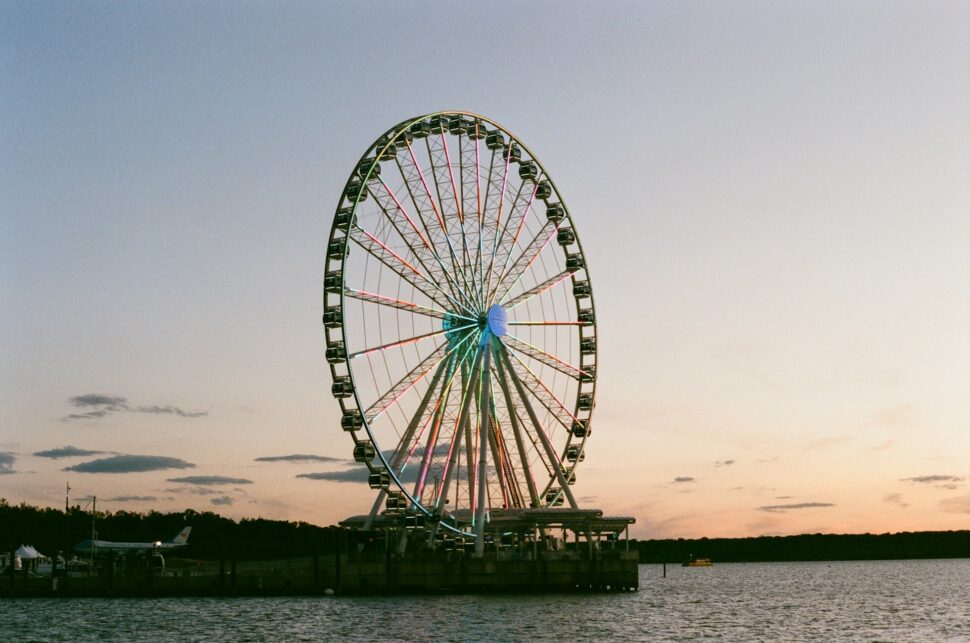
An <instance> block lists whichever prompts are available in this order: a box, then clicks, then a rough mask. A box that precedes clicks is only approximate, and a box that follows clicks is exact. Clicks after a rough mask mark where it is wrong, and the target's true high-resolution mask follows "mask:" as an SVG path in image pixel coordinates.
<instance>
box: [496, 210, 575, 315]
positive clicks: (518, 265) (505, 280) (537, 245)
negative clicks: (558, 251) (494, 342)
mask: <svg viewBox="0 0 970 643" xmlns="http://www.w3.org/2000/svg"><path fill="white" fill-rule="evenodd" d="M558 230H559V226H558V225H556V224H554V223H552V222H551V221H547V222H546V223H545V225H543V226H542V228H540V229H539V232H537V233H536V235H535V236H534V237H533V238H532V240H531V241H530V242H529V244H528V245H527V246H526V247H525V250H523V251H522V254H520V255H519V256H518V258H517V259H516V260H515V262H514V263H513V264H512V265H511V266H509V268H508V269H506V270H505V272H504V273H503V274H502V276H501V277H499V279H498V281H497V282H496V284H495V288H494V289H493V290H492V291H491V292H490V293H489V301H501V300H502V299H504V298H505V295H506V294H508V292H509V291H510V290H511V289H512V288H513V287H514V286H515V284H516V283H518V281H519V278H520V277H521V276H522V275H523V274H525V271H526V270H528V269H529V267H530V266H531V265H532V264H533V262H534V261H535V260H536V259H537V258H538V257H539V254H540V253H542V251H543V250H545V249H546V246H548V245H549V242H550V241H552V240H553V239H554V238H555V237H556V232H557V231H558Z"/></svg>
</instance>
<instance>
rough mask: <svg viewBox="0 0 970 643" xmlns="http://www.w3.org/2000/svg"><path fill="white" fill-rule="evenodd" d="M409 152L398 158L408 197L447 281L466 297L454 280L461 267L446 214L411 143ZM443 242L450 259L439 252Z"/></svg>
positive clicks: (408, 143) (408, 145)
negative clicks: (458, 265) (458, 264)
mask: <svg viewBox="0 0 970 643" xmlns="http://www.w3.org/2000/svg"><path fill="white" fill-rule="evenodd" d="M407 150H408V153H407V154H406V155H403V156H400V157H396V158H397V166H398V169H399V170H400V172H401V176H402V177H404V182H405V186H406V187H407V192H408V195H409V196H410V197H411V202H412V203H413V204H414V208H415V211H416V212H417V214H418V218H419V219H420V220H421V224H422V225H423V226H424V229H425V231H426V232H427V233H428V238H430V239H431V245H432V246H433V248H434V253H435V256H436V257H437V260H438V263H439V264H440V266H441V269H442V271H443V273H444V276H445V278H447V279H448V281H449V282H450V283H451V285H452V288H455V289H457V291H458V292H459V293H462V294H463V292H464V291H462V289H461V288H458V286H457V284H456V283H454V282H453V281H452V276H453V273H454V272H455V268H456V267H457V263H458V258H457V256H456V255H455V249H454V247H453V246H452V243H451V237H450V236H449V235H448V227H447V225H446V224H445V220H444V218H443V217H442V212H441V211H440V210H439V208H438V204H437V203H436V202H435V199H434V197H433V196H432V195H431V188H430V187H429V185H428V181H427V179H426V178H425V176H424V171H423V170H422V169H421V166H420V164H419V163H418V158H417V156H416V155H415V154H414V148H413V147H412V145H411V143H410V142H407ZM429 220H435V221H436V222H437V224H438V225H437V227H435V226H434V225H429V224H428V221H429ZM442 239H444V245H445V248H444V250H446V252H447V257H448V259H447V260H446V259H445V258H444V256H443V255H445V253H444V252H441V251H440V250H439V248H441V240H442ZM446 263H447V265H446ZM469 303H470V302H469Z"/></svg>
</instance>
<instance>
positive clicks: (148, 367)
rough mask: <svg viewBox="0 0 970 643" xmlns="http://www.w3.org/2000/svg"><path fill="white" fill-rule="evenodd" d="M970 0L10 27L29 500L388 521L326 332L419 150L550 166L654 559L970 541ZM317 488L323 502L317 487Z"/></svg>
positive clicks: (2, 298) (4, 10) (4, 120)
mask: <svg viewBox="0 0 970 643" xmlns="http://www.w3.org/2000/svg"><path fill="white" fill-rule="evenodd" d="M968 25H970V5H967V3H961V2H933V1H931V2H883V3H863V2H848V3H847V2H811V3H809V2H802V3H772V2H747V1H739V2H732V3H718V2H690V1H688V2H593V3H590V2H570V1H565V2H530V3H521V2H515V3H512V2H494V3H471V2H459V3H445V2H440V3H436V2H414V3H391V2H354V3H336V2H334V3H327V2H310V3H304V2H283V3H261V2H240V3H229V2H209V3H190V2H165V3H148V2H131V3H103V2H72V3H67V2H4V3H2V5H0V114H2V117H0V310H2V314H0V497H2V498H5V499H6V500H7V501H8V502H11V503H20V502H27V503H30V504H37V505H49V506H55V507H56V506H63V502H64V491H65V484H70V487H71V497H72V504H81V505H82V506H84V505H86V504H88V503H89V502H90V500H89V499H90V498H91V497H94V496H96V497H97V499H98V508H99V509H104V510H110V511H119V510H132V511H149V510H152V509H157V510H160V511H178V510H182V509H185V508H189V507H191V508H194V509H196V510H200V511H215V512H217V513H220V514H223V515H227V516H230V517H233V518H242V517H256V516H261V517H265V518H271V519H285V520H303V521H308V522H311V523H315V524H319V525H327V524H333V523H335V522H337V521H339V520H341V519H343V518H345V517H347V516H349V515H352V514H359V513H364V512H366V511H367V509H368V508H369V506H370V503H371V501H372V498H373V495H372V494H373V492H372V491H371V490H370V489H369V488H368V487H367V485H366V484H360V483H355V482H336V481H333V480H326V479H324V480H319V479H314V477H313V476H312V475H310V476H309V477H308V476H307V474H313V473H319V472H322V471H339V470H344V469H347V468H350V467H351V466H352V463H349V462H347V460H348V459H349V458H350V455H351V447H352V444H351V442H350V440H349V439H348V438H347V436H345V435H344V434H343V432H342V431H341V430H340V427H339V408H338V406H337V404H336V403H335V401H334V400H333V399H332V397H331V395H330V374H329V369H328V368H327V364H326V361H325V359H324V355H323V352H324V348H325V346H324V334H323V328H322V326H321V324H320V314H321V298H320V290H321V278H322V271H323V265H324V256H325V251H326V242H327V236H328V234H329V230H330V225H331V221H332V217H333V211H334V208H335V207H336V204H337V201H338V199H339V197H340V193H341V190H342V189H343V186H344V183H345V182H346V180H347V177H348V176H349V174H350V173H351V171H352V170H353V168H354V166H355V164H356V162H357V160H358V159H359V158H360V156H361V154H362V153H363V152H364V151H365V150H366V149H367V148H368V147H369V146H370V145H371V143H372V142H373V141H374V140H375V139H376V138H377V137H378V136H379V135H380V134H381V133H383V132H384V131H385V130H387V129H388V128H389V127H391V126H392V125H394V124H395V123H398V122H400V121H402V120H404V119H406V118H409V117H412V116H417V115H421V114H426V113H429V112H434V111H438V110H444V109H458V110H467V111H472V112H477V113H480V114H484V115H487V116H488V117H489V118H491V119H493V120H495V121H496V122H498V123H501V124H502V125H504V126H505V127H507V128H508V129H509V130H511V131H512V132H515V133H516V134H517V136H518V137H519V138H521V139H522V140H523V141H524V142H525V143H526V144H527V145H528V146H529V147H530V148H531V149H532V150H533V152H535V154H536V155H537V156H538V158H540V159H541V160H542V163H543V164H544V166H545V167H546V169H547V170H548V171H549V172H550V174H551V176H552V177H554V180H555V182H556V184H557V186H558V188H559V190H560V192H561V193H562V194H563V196H564V198H565V200H566V202H567V203H568V205H569V209H570V212H571V215H572V217H573V220H574V222H575V225H576V227H577V229H578V232H579V234H580V235H581V237H582V240H583V247H584V251H585V253H586V259H587V263H588V268H589V274H590V278H591V282H592V284H593V287H594V291H595V295H596V306H597V320H598V330H597V336H598V341H599V357H598V374H599V382H598V386H597V400H596V412H595V415H594V418H593V423H594V426H595V432H594V434H593V435H592V436H591V438H590V440H589V441H588V443H587V447H586V454H587V457H586V460H585V462H584V463H583V464H582V465H581V467H580V468H579V469H578V470H577V472H578V476H577V477H578V482H577V484H576V486H575V488H574V492H575V493H576V495H577V497H578V499H579V500H580V503H581V504H582V505H583V506H588V507H598V508H602V509H603V510H604V511H605V512H606V513H607V514H610V515H624V516H632V517H635V518H636V524H635V525H634V527H633V528H632V529H631V533H632V534H633V535H635V536H637V537H640V538H668V537H701V536H709V537H740V536H758V535H765V534H770V535H785V534H797V533H815V532H821V533H863V532H871V533H883V532H897V531H915V530H947V529H968V528H970V252H968V248H970V35H968V34H970V29H968ZM318 477H319V476H318Z"/></svg>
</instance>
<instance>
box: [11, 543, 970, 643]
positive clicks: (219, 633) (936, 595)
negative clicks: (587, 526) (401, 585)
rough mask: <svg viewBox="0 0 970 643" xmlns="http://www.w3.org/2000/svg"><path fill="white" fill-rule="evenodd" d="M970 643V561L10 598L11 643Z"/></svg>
mask: <svg viewBox="0 0 970 643" xmlns="http://www.w3.org/2000/svg"><path fill="white" fill-rule="evenodd" d="M715 638H716V639H720V640H727V641H803V640H804V641H822V640H828V641H831V640H838V641H847V640H860V641H970V559H961V560H918V561H914V560H907V561H875V562H828V563H825V562H822V563H745V564H740V563H738V564H716V565H715V566H714V567H708V568H684V567H679V566H677V567H671V566H668V567H667V577H666V578H663V576H662V568H661V567H660V566H659V565H641V566H640V591H639V592H631V593H626V594H555V595H541V596H530V595H501V596H457V595H456V596H412V597H400V596H396V597H340V596H338V597H314V598H228V599H227V598H170V599H26V600H4V599H0V641H180V642H181V641H264V640H285V641H316V640H324V641H340V640H361V641H364V640H367V641H373V640H441V641H477V640H481V641H531V640H558V641H561V642H563V643H566V642H567V641H568V642H572V641H600V640H608V639H609V640H662V641H688V640H690V641H693V640H702V639H715Z"/></svg>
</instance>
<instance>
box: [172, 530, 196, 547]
mask: <svg viewBox="0 0 970 643" xmlns="http://www.w3.org/2000/svg"><path fill="white" fill-rule="evenodd" d="M191 531H192V528H191V527H186V528H185V529H183V530H182V531H180V532H179V533H178V535H177V536H176V537H175V538H173V539H172V540H170V541H169V542H170V543H173V544H175V545H185V544H186V543H188V542H189V532H191Z"/></svg>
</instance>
